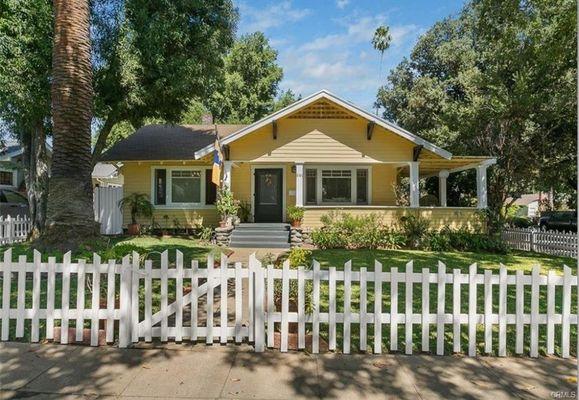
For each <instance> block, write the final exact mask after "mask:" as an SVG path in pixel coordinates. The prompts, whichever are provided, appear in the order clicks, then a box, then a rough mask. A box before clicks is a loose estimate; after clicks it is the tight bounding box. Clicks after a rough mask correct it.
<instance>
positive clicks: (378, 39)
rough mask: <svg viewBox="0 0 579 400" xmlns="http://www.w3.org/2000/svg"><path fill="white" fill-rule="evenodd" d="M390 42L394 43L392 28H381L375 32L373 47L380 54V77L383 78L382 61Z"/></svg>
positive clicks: (383, 26)
mask: <svg viewBox="0 0 579 400" xmlns="http://www.w3.org/2000/svg"><path fill="white" fill-rule="evenodd" d="M390 42H392V36H390V28H388V26H386V25H382V26H379V27H378V28H376V32H374V37H373V38H372V46H374V49H376V50H378V51H379V52H380V75H379V78H381V77H382V59H383V58H384V52H385V51H386V50H388V48H389V47H390Z"/></svg>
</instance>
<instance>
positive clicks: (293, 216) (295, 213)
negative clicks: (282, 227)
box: [286, 206, 304, 222]
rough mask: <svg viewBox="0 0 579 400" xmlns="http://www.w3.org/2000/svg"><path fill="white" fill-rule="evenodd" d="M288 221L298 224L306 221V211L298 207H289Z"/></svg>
mask: <svg viewBox="0 0 579 400" xmlns="http://www.w3.org/2000/svg"><path fill="white" fill-rule="evenodd" d="M286 214H287V219H288V220H289V221H290V222H298V221H301V220H302V219H304V209H303V208H302V207H297V206H289V207H288V208H287V210H286Z"/></svg>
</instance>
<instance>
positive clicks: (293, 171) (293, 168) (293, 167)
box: [292, 165, 296, 174]
mask: <svg viewBox="0 0 579 400" xmlns="http://www.w3.org/2000/svg"><path fill="white" fill-rule="evenodd" d="M295 173H296V166H295V165H292V174H295Z"/></svg>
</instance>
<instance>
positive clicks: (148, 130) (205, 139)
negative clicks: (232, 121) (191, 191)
mask: <svg viewBox="0 0 579 400" xmlns="http://www.w3.org/2000/svg"><path fill="white" fill-rule="evenodd" d="M243 127H244V125H169V124H167V125H146V126H143V127H142V128H140V129H138V130H137V131H136V132H135V133H133V134H132V135H130V136H128V137H126V138H125V139H123V140H121V141H120V142H118V143H116V144H115V145H113V146H112V147H111V148H110V149H108V150H107V151H106V152H105V153H104V154H103V156H102V157H101V161H141V160H142V161H160V160H194V159H195V152H196V151H198V150H200V149H202V148H204V147H206V146H207V145H209V144H211V143H214V142H215V130H216V129H217V132H218V134H219V136H220V137H227V135H229V134H231V133H232V132H236V131H238V130H239V129H241V128H243Z"/></svg>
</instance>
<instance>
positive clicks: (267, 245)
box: [229, 240, 290, 249]
mask: <svg viewBox="0 0 579 400" xmlns="http://www.w3.org/2000/svg"><path fill="white" fill-rule="evenodd" d="M229 247H251V248H261V249H289V248H290V244H289V243H287V242H285V243H283V242H264V241H258V242H253V241H245V240H243V241H241V240H239V241H234V240H232V241H231V243H230V244H229Z"/></svg>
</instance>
